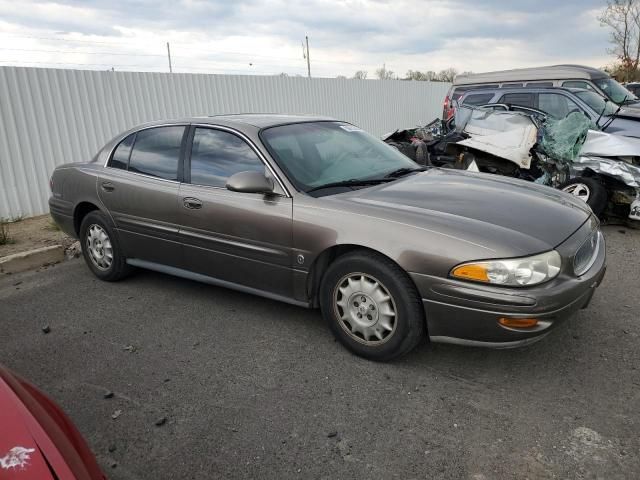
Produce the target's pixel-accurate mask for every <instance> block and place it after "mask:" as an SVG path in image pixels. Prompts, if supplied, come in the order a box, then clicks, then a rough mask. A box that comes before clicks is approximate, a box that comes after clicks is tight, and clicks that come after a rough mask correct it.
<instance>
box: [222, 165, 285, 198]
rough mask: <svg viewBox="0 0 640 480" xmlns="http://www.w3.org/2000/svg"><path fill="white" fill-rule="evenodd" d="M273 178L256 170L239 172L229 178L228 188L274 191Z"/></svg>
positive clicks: (236, 190) (244, 190) (266, 192)
mask: <svg viewBox="0 0 640 480" xmlns="http://www.w3.org/2000/svg"><path fill="white" fill-rule="evenodd" d="M273 188H274V186H273V179H271V178H267V177H266V176H265V174H264V173H261V172H256V171H247V172H238V173H236V174H233V175H231V176H230V177H229V178H228V179H227V189H228V190H231V191H232V192H243V193H264V194H268V193H273Z"/></svg>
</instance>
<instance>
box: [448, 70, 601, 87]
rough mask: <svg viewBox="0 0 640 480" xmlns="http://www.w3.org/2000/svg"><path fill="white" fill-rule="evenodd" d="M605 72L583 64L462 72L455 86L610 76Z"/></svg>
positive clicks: (457, 77)
mask: <svg viewBox="0 0 640 480" xmlns="http://www.w3.org/2000/svg"><path fill="white" fill-rule="evenodd" d="M608 77H609V75H607V74H606V73H605V72H603V71H601V70H598V69H597V68H593V67H586V66H583V65H550V66H546V67H536V68H517V69H513V70H500V71H496V72H486V73H461V74H459V75H456V77H455V79H454V80H453V85H454V86H459V85H473V84H478V83H502V82H526V81H532V80H562V79H569V78H584V79H597V78H608Z"/></svg>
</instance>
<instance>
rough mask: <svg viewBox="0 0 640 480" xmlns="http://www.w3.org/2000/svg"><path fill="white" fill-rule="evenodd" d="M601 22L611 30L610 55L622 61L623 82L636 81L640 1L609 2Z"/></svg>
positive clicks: (639, 52) (638, 56)
mask: <svg viewBox="0 0 640 480" xmlns="http://www.w3.org/2000/svg"><path fill="white" fill-rule="evenodd" d="M599 20H600V23H601V25H602V26H605V27H609V28H610V29H611V37H610V39H609V41H610V42H611V44H612V47H611V48H610V49H609V53H611V54H613V55H615V56H616V57H617V58H618V60H620V63H621V65H620V68H619V69H618V71H619V72H620V76H622V77H624V78H622V79H621V80H624V81H629V80H634V79H635V78H636V77H637V76H638V63H640V0H608V1H607V8H606V9H605V11H604V12H603V13H602V15H601V16H600V19H599Z"/></svg>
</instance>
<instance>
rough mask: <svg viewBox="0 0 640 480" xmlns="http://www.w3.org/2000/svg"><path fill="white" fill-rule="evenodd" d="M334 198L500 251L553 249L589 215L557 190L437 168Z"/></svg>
mask: <svg viewBox="0 0 640 480" xmlns="http://www.w3.org/2000/svg"><path fill="white" fill-rule="evenodd" d="M334 199H335V200H336V201H337V202H339V203H341V204H342V206H341V207H340V208H343V209H344V208H349V207H351V208H357V207H364V208H366V209H368V210H371V211H370V212H369V214H375V215H376V216H378V217H382V218H386V219H389V220H392V221H396V222H397V221H401V222H403V223H405V224H413V225H415V226H416V227H419V228H429V229H431V230H436V231H438V232H441V233H442V234H443V235H445V236H447V237H452V238H463V239H466V240H469V241H473V242H476V243H479V244H481V245H484V246H488V247H489V248H490V249H491V250H493V251H494V252H495V253H496V254H498V255H502V254H514V255H527V254H534V253H539V252H542V251H545V250H550V249H552V248H555V247H556V246H558V245H559V244H561V243H562V242H563V241H564V240H566V239H567V238H568V237H569V236H570V235H571V234H572V233H574V232H575V231H576V230H577V229H578V228H579V227H580V226H581V225H582V224H583V223H584V222H585V221H586V220H587V219H588V218H589V217H590V216H591V215H592V213H591V210H590V208H589V207H588V206H587V205H586V203H584V202H582V201H580V200H577V199H575V197H573V196H571V195H569V194H566V193H564V192H561V191H559V190H554V189H552V188H549V187H544V186H541V185H537V184H534V183H531V182H525V181H521V180H515V179H511V178H507V177H501V176H498V175H491V174H483V173H472V172H466V171H461V170H450V169H439V168H433V169H430V170H428V171H426V172H422V173H419V174H414V175H410V176H407V177H404V178H401V179H399V180H397V181H394V182H391V183H387V184H383V185H379V186H376V187H373V188H366V189H361V190H356V191H354V192H349V193H346V194H341V195H337V196H335V197H334Z"/></svg>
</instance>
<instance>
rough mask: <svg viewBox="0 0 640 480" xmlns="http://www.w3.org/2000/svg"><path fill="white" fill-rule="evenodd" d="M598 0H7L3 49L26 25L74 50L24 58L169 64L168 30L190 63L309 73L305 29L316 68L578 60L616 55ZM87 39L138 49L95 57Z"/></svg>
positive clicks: (44, 45)
mask: <svg viewBox="0 0 640 480" xmlns="http://www.w3.org/2000/svg"><path fill="white" fill-rule="evenodd" d="M602 8H603V4H602V2H601V1H600V0H567V1H565V2H558V1H557V0H553V1H552V0H539V1H537V2H531V1H528V0H512V1H510V2H503V1H498V0H485V1H477V0H449V1H447V0H430V1H419V0H396V1H382V0H307V1H305V2H291V1H287V0H249V1H228V0H210V1H209V0H207V1H205V0H175V1H151V0H128V1H127V0H112V1H108V0H87V1H80V0H68V1H64V2H63V1H58V2H36V1H32V0H26V1H23V2H12V1H10V0H0V18H2V20H3V23H0V38H2V39H3V41H2V45H3V46H5V48H11V47H13V46H14V45H18V44H19V45H24V41H16V40H15V39H14V41H11V38H12V36H15V35H18V34H23V35H29V36H32V37H34V36H37V37H41V38H51V37H54V38H59V39H65V40H67V43H65V42H64V41H47V40H39V41H37V42H29V43H28V44H29V45H35V46H38V47H40V49H53V48H54V47H55V48H56V49H57V50H63V49H64V50H65V51H68V50H73V51H74V52H76V53H71V54H61V55H54V56H47V55H46V54H45V55H42V52H31V53H28V52H22V54H21V55H19V58H20V59H21V60H22V61H25V59H26V60H28V59H31V60H32V61H48V60H49V59H50V58H56V59H57V60H58V61H59V62H60V63H63V62H64V61H68V62H69V63H72V62H75V63H96V64H102V63H104V64H105V65H108V64H109V63H111V64H114V65H115V64H117V65H119V66H120V68H125V67H122V65H124V64H130V65H134V64H135V65H146V66H148V67H147V68H151V67H152V66H153V68H158V69H161V68H165V60H164V59H163V58H162V57H163V54H164V45H165V42H166V41H170V42H171V43H172V46H173V50H174V51H175V64H176V66H180V65H182V66H183V70H184V71H187V70H189V69H190V68H191V70H193V71H208V70H211V71H213V70H214V69H217V70H219V71H224V70H227V71H229V72H233V73H238V72H246V73H274V71H275V72H277V71H285V72H289V73H291V74H304V73H305V63H304V60H303V59H302V55H301V52H302V47H301V45H300V42H301V40H302V39H303V38H304V36H305V35H309V37H310V42H311V59H312V62H311V63H312V70H313V71H314V72H315V74H317V75H323V76H335V75H338V74H343V75H350V74H352V73H353V72H354V71H355V70H359V69H365V70H369V71H370V72H371V73H373V70H374V69H375V68H376V67H377V66H380V65H381V64H382V63H385V62H386V64H387V67H388V68H390V69H392V70H395V71H396V72H397V73H400V74H403V73H404V72H405V71H406V70H408V69H414V70H415V69H419V70H439V69H443V68H447V67H450V66H453V67H455V68H457V69H458V70H474V71H483V70H492V69H498V68H509V67H520V66H531V65H541V64H552V63H560V62H573V63H575V62H578V61H579V62H582V63H588V64H590V65H593V66H602V65H603V62H607V61H608V58H607V54H606V48H607V35H608V34H607V31H606V29H604V28H602V27H601V26H600V24H599V22H598V20H597V16H598V13H599V12H600V10H601V9H602ZM16 32H17V33H16ZM3 34H5V35H6V38H3ZM69 40H74V41H76V43H73V42H71V41H69ZM80 40H85V41H101V42H104V43H103V44H102V46H101V44H88V43H86V44H83V43H81V42H80ZM91 50H93V51H94V52H95V51H98V52H99V51H103V52H112V53H115V52H120V53H130V54H132V55H133V54H140V55H141V56H138V57H134V56H131V57H126V56H120V57H117V56H116V55H104V56H98V55H95V54H89V53H88V52H90V51H91ZM82 52H84V53H85V54H84V55H83V53H82ZM3 53H4V55H3V57H4V58H9V59H11V58H14V57H12V56H11V55H7V54H8V53H10V51H6V52H3ZM143 54H146V55H158V57H157V58H154V57H152V56H148V57H144V56H142V55H143ZM81 60H82V61H81ZM116 60H118V62H116ZM196 68H199V70H196Z"/></svg>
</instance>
